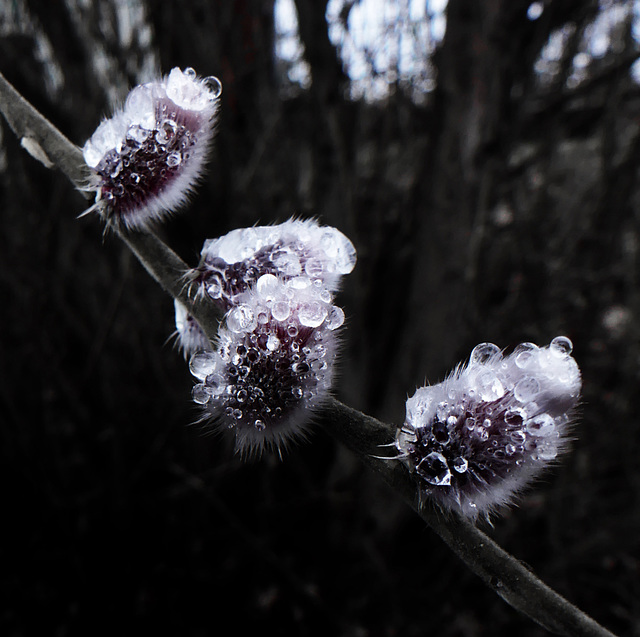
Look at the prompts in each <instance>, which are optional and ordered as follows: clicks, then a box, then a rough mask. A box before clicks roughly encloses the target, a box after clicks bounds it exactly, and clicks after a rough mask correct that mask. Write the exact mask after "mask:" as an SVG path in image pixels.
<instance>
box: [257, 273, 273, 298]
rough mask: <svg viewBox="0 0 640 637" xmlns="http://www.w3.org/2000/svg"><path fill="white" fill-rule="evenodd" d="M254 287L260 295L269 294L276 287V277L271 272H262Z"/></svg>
mask: <svg viewBox="0 0 640 637" xmlns="http://www.w3.org/2000/svg"><path fill="white" fill-rule="evenodd" d="M256 289H257V290H258V294H260V295H261V296H267V297H268V296H271V295H272V294H274V293H275V292H276V291H277V289H278V277H276V276H274V275H273V274H263V275H262V276H261V277H260V278H259V279H258V280H257V281H256Z"/></svg>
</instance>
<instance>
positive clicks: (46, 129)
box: [0, 73, 220, 338]
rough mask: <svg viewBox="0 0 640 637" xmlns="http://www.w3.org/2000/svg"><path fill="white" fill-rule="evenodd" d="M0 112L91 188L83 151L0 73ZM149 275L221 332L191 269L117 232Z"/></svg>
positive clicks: (33, 151)
mask: <svg viewBox="0 0 640 637" xmlns="http://www.w3.org/2000/svg"><path fill="white" fill-rule="evenodd" d="M0 112H2V114H3V115H4V116H5V119H6V120H7V122H8V124H9V127H10V128H11V130H13V132H14V133H15V134H16V136H17V137H18V139H20V143H21V145H22V146H23V147H24V148H25V150H27V152H29V154H30V155H31V156H32V157H34V158H35V159H37V160H38V161H40V162H41V163H43V164H44V165H45V166H46V167H47V168H54V167H56V168H59V169H60V170H61V171H62V172H63V173H64V174H65V175H66V176H67V177H68V178H69V180H70V181H71V183H72V184H74V185H75V186H76V188H78V189H79V190H83V189H85V187H86V184H87V178H88V176H89V170H88V168H87V165H86V164H85V161H84V159H83V157H82V151H81V150H80V148H78V147H77V146H76V145H75V144H74V143H73V142H71V141H70V140H69V139H68V138H67V137H65V136H64V135H63V134H62V133H61V132H60V131H59V130H58V129H57V128H56V127H55V126H54V125H53V124H52V123H51V122H50V121H49V120H48V119H46V118H45V117H43V116H42V115H41V114H40V113H39V112H38V111H37V110H36V109H35V108H34V107H33V106H32V105H31V104H30V103H29V102H27V100H25V99H24V98H23V97H22V96H21V95H20V94H19V93H18V91H16V90H15V88H13V86H11V84H9V82H7V80H6V79H5V78H4V76H3V75H2V74H1V73H0ZM114 230H115V232H116V233H117V234H118V235H119V236H120V238H121V239H122V240H123V241H124V242H125V243H126V244H127V245H128V246H129V248H130V249H131V250H132V252H133V253H134V254H135V255H136V257H138V260H139V261H140V263H142V265H143V266H144V268H145V269H146V270H147V272H148V273H149V274H150V275H151V276H152V277H153V278H154V279H155V280H156V281H157V282H158V283H159V284H160V286H161V287H162V288H163V289H164V290H165V291H166V292H168V293H169V294H170V295H171V296H172V297H173V298H174V299H178V300H179V301H180V302H181V303H182V304H183V305H184V306H185V307H187V308H188V310H189V313H190V314H191V315H192V316H193V317H195V319H196V320H197V321H198V323H199V324H200V325H201V326H202V328H203V329H204V331H205V333H206V334H207V336H209V338H213V337H214V336H215V335H216V333H217V330H218V323H219V321H220V315H219V313H218V311H217V310H216V309H215V308H214V307H213V306H212V304H210V303H203V302H201V301H199V300H197V299H193V298H192V297H190V295H189V290H188V287H187V286H186V285H185V280H184V275H185V273H186V272H187V270H189V266H188V265H187V264H186V263H185V262H184V261H183V260H182V259H181V258H180V257H179V256H178V255H177V254H176V253H175V252H174V251H173V250H171V248H169V246H167V245H166V244H165V243H164V242H162V241H161V240H160V239H158V237H156V236H155V235H153V234H147V233H141V232H129V231H126V230H124V229H120V228H115V229H114Z"/></svg>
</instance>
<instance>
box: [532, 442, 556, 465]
mask: <svg viewBox="0 0 640 637" xmlns="http://www.w3.org/2000/svg"><path fill="white" fill-rule="evenodd" d="M536 455H537V459H538V460H553V459H554V458H555V457H556V456H557V455H558V448H557V446H556V444H555V443H554V442H553V441H551V440H543V441H541V442H539V443H538V445H537V447H536Z"/></svg>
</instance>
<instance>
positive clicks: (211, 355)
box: [189, 351, 216, 380]
mask: <svg viewBox="0 0 640 637" xmlns="http://www.w3.org/2000/svg"><path fill="white" fill-rule="evenodd" d="M215 368H216V354H215V352H213V351H203V352H197V353H196V354H194V355H193V356H192V357H191V360H190V361H189V370H190V371H191V373H192V374H193V375H194V376H195V377H196V378H197V379H198V380H205V378H206V377H207V376H208V375H209V374H211V373H213V372H214V371H215Z"/></svg>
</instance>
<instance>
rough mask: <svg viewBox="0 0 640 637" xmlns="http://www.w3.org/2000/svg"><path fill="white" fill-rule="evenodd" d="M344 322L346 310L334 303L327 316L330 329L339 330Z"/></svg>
mask: <svg viewBox="0 0 640 637" xmlns="http://www.w3.org/2000/svg"><path fill="white" fill-rule="evenodd" d="M343 323H344V312H343V310H342V308H341V307H338V306H337V305H334V306H333V307H332V308H331V310H330V311H329V316H327V322H326V326H327V329H328V330H331V331H333V330H337V329H338V328H339V327H341V326H342V324H343Z"/></svg>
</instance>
